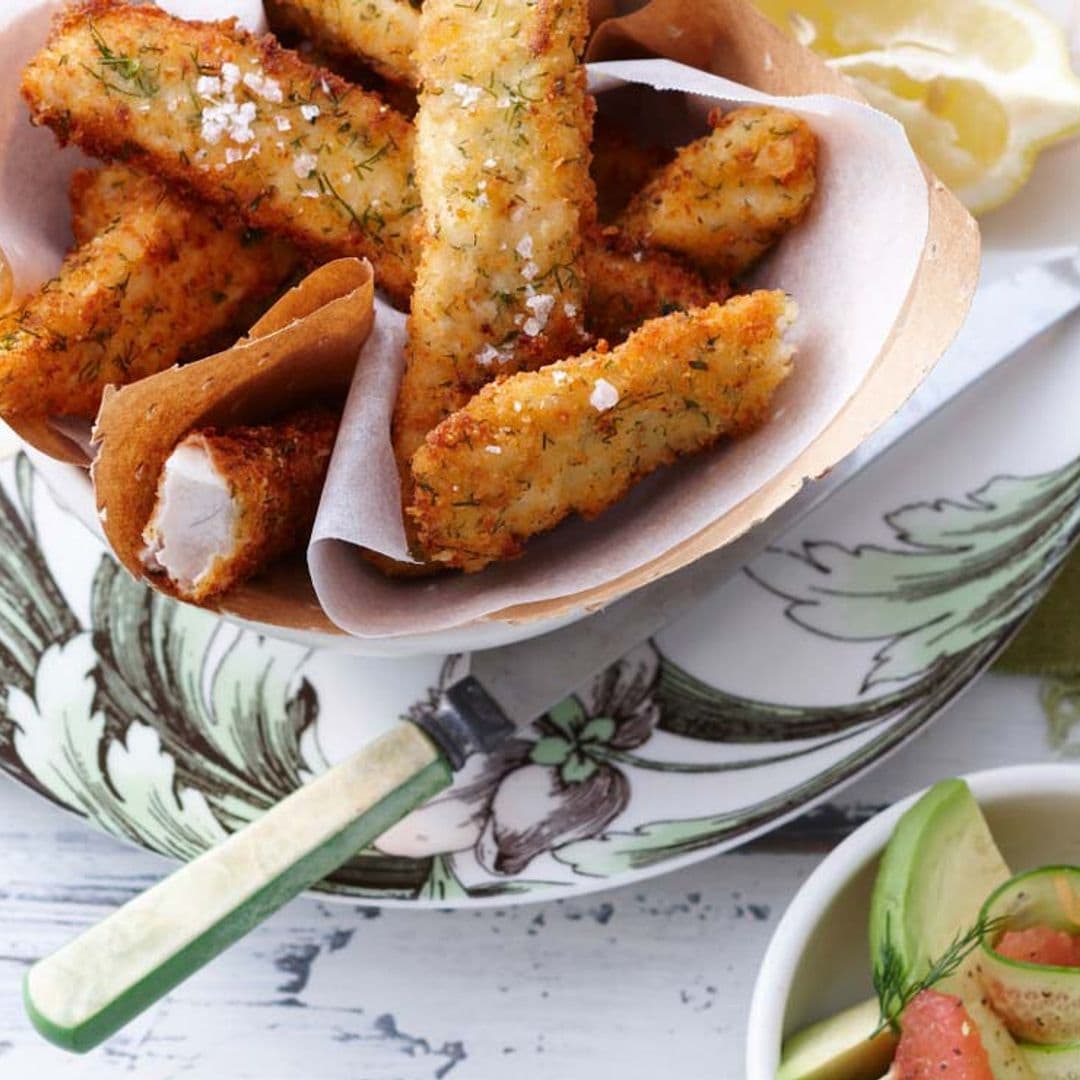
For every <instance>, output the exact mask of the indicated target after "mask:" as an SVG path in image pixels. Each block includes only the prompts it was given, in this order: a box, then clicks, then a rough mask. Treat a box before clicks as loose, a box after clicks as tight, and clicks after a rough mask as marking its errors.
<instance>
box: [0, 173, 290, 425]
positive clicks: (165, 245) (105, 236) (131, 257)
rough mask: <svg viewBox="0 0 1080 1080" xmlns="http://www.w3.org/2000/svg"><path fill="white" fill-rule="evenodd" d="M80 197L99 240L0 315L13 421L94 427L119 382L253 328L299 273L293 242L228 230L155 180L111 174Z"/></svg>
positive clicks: (0, 360) (2, 388)
mask: <svg viewBox="0 0 1080 1080" xmlns="http://www.w3.org/2000/svg"><path fill="white" fill-rule="evenodd" d="M114 181H119V182H120V185H121V186H120V188H119V189H118V190H119V191H120V192H121V195H120V197H121V198H122V201H123V206H122V208H121V207H113V209H119V213H118V214H114V213H113V212H112V210H110V209H108V205H107V204H111V202H112V200H113V199H114V198H117V194H116V191H115V190H111V189H112V185H113V182H114ZM76 187H77V188H78V190H79V191H80V192H81V195H79V196H77V198H79V199H81V200H82V201H83V203H84V209H83V211H82V213H81V214H80V215H78V217H79V221H78V224H77V231H78V233H79V234H81V235H83V236H86V235H89V236H90V239H88V240H87V241H86V242H85V243H84V244H83V245H82V246H81V247H79V248H77V249H76V250H75V251H74V252H72V253H71V254H70V255H68V256H67V257H66V258H65V259H64V262H63V264H62V266H61V268H60V272H59V274H58V275H57V276H56V277H55V278H54V279H53V280H52V281H50V282H48V283H47V284H45V285H44V286H43V287H42V288H41V289H40V290H39V291H38V292H37V293H36V294H34V295H33V296H31V297H30V299H29V300H27V301H26V302H25V304H24V305H23V306H22V307H21V308H20V309H18V310H17V311H15V312H12V313H11V314H9V315H7V316H3V317H0V415H2V416H5V417H11V418H15V417H31V416H35V417H43V416H81V417H86V418H88V419H92V418H93V417H94V416H95V415H96V413H97V409H98V404H99V402H100V401H101V393H102V391H103V390H104V388H105V387H106V386H108V385H109V384H110V383H112V384H123V383H129V382H134V381H135V380H137V379H141V378H143V377H145V376H147V375H152V374H153V373H154V372H156V371H162V370H164V369H165V368H167V367H171V366H172V365H173V364H175V363H177V362H178V361H181V360H188V359H191V358H193V357H195V356H198V355H200V354H201V353H202V352H203V351H205V350H208V349H213V348H215V347H216V346H217V345H218V344H220V335H222V334H224V333H229V332H235V331H237V330H240V329H242V327H240V326H239V325H238V323H239V322H241V321H242V320H244V319H246V318H247V317H248V316H250V314H251V312H252V308H253V306H254V305H255V304H256V302H257V301H259V300H264V299H266V298H267V297H269V296H271V295H272V294H273V293H274V292H275V291H276V290H277V289H278V287H279V286H280V285H281V284H282V283H283V282H284V280H285V279H286V278H287V277H288V275H289V274H290V273H291V272H292V270H293V268H294V267H295V265H296V255H295V253H294V251H293V249H292V248H291V247H290V246H289V245H288V244H286V243H284V242H282V241H279V240H273V239H270V238H267V237H258V236H254V235H251V234H249V233H246V232H245V231H244V230H242V229H240V228H222V227H221V226H219V225H217V224H216V223H215V222H214V221H212V220H211V219H210V218H209V217H207V215H206V214H205V212H204V211H203V210H202V209H201V208H200V207H198V206H194V205H192V204H190V203H188V202H187V201H186V200H183V199H179V198H177V197H175V196H173V195H170V194H168V193H167V192H166V191H165V189H164V188H163V187H162V185H161V184H160V182H158V181H157V180H154V179H152V178H150V177H145V176H136V175H135V174H133V173H131V172H129V171H127V170H120V169H117V170H114V169H108V170H104V171H103V172H100V173H95V174H91V175H89V176H87V177H85V178H81V179H80V180H78V181H77V182H76ZM90 189H94V192H93V194H91V190H90ZM105 216H108V218H109V220H108V221H107V222H106V224H105V225H104V227H103V228H100V229H98V228H95V227H94V226H98V225H100V224H101V221H102V219H103V218H104V217H105Z"/></svg>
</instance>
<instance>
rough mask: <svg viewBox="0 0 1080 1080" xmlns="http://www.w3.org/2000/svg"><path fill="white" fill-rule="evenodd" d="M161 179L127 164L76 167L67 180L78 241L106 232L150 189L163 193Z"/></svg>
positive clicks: (150, 190)
mask: <svg viewBox="0 0 1080 1080" xmlns="http://www.w3.org/2000/svg"><path fill="white" fill-rule="evenodd" d="M162 190H163V188H162V185H161V181H159V180H156V179H155V178H154V177H152V176H150V175H148V174H147V173H141V172H138V171H136V170H135V169H130V168H128V167H127V166H126V165H106V166H104V167H103V168H96V169H76V170H75V171H74V172H73V173H72V174H71V180H70V182H69V184H68V202H69V203H70V204H71V234H72V236H74V237H75V243H76V245H80V244H85V243H88V242H89V241H90V240H93V238H94V237H95V236H97V234H98V233H99V232H103V231H104V230H105V229H107V228H108V227H109V226H110V225H112V224H113V222H115V221H116V220H117V219H118V218H120V217H122V216H123V214H124V211H125V210H126V209H127V208H128V206H129V205H130V204H131V203H132V202H136V203H141V202H143V200H144V198H145V195H146V193H147V192H153V193H154V196H153V197H154V198H157V197H158V196H160V195H161V193H162Z"/></svg>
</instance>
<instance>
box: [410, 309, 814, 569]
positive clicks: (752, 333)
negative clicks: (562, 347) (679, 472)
mask: <svg viewBox="0 0 1080 1080" xmlns="http://www.w3.org/2000/svg"><path fill="white" fill-rule="evenodd" d="M795 315H796V308H795V304H794V302H793V301H792V300H791V299H790V298H789V297H788V296H787V295H786V294H785V293H782V292H778V291H772V292H768V291H759V292H754V293H751V294H749V295H746V296H737V297H734V298H733V299H731V300H729V301H728V302H727V303H726V304H723V305H721V304H712V305H710V306H709V307H706V308H698V309H694V310H692V311H690V312H685V313H677V314H673V315H668V316H666V317H664V318H661V319H654V320H652V321H650V322H648V323H646V324H645V326H643V327H642V328H641V329H640V330H638V331H636V332H635V333H633V334H631V335H630V337H629V338H628V339H627V340H626V342H625V343H624V344H622V345H620V346H618V347H617V348H615V349H612V350H610V351H601V350H594V351H592V352H588V353H585V354H584V355H582V356H579V357H575V358H572V359H569V360H562V361H560V362H558V363H555V364H550V365H549V366H547V367H545V368H541V369H540V370H539V371H535V372H522V373H519V374H517V375H513V376H510V377H509V378H507V379H503V380H502V381H500V382H498V383H493V384H490V385H489V386H487V387H485V388H484V389H483V390H481V391H480V393H479V394H477V395H476V397H474V398H473V399H472V401H470V402H469V404H468V405H466V406H465V408H463V409H461V410H460V411H458V412H456V413H455V414H454V415H453V416H451V417H449V418H448V419H447V420H445V421H444V422H443V423H442V424H440V425H439V426H438V427H437V428H436V429H435V430H434V431H433V432H431V433H430V434H429V435H428V437H427V440H426V442H425V443H424V445H423V446H422V447H421V448H420V449H419V450H417V452H416V453H415V454H414V455H413V459H412V474H413V481H414V494H413V501H412V504H411V506H409V507H408V509H407V513H408V515H409V517H410V518H411V519H412V522H413V525H414V527H415V530H416V535H417V537H418V541H419V544H420V547H421V549H422V551H423V554H424V555H425V556H426V557H427V558H429V559H431V560H433V561H435V562H441V563H444V564H445V565H447V566H454V567H458V568H460V569H463V570H466V571H476V570H481V569H483V568H484V567H485V566H487V565H488V564H490V563H492V562H494V561H495V560H497V559H507V558H512V557H514V556H516V555H519V554H521V551H522V545H523V544H524V542H525V541H526V540H527V539H528V538H529V537H530V536H534V535H536V534H538V533H541V532H544V531H546V530H548V529H550V528H552V527H553V526H555V525H556V524H558V522H560V521H561V520H563V519H564V518H566V517H567V516H569V515H570V514H573V513H577V514H581V515H582V516H584V517H595V516H596V515H597V514H599V513H601V512H602V511H603V510H606V509H607V508H608V507H610V506H611V505H613V504H614V503H615V502H616V501H618V499H620V498H621V497H622V496H623V495H624V494H626V492H627V491H628V490H629V489H630V488H631V487H632V486H633V485H634V484H635V483H636V482H637V481H638V480H640V479H642V478H643V477H644V476H646V475H648V474H649V473H651V472H653V471H654V470H655V469H657V468H659V467H660V466H662V465H666V464H668V463H670V462H672V461H674V460H675V459H676V458H677V457H680V456H683V455H686V454H692V453H698V452H700V451H702V450H705V449H707V448H708V447H710V446H712V445H713V444H715V443H716V442H717V441H718V440H719V439H720V438H722V437H724V436H734V435H739V434H742V433H744V432H747V431H749V430H751V429H752V428H754V427H756V426H757V425H758V424H760V423H761V422H762V421H763V420H765V418H766V417H767V416H768V414H769V410H770V407H771V401H772V397H773V394H774V392H775V391H776V389H777V387H778V386H779V385H780V384H781V383H782V382H783V381H784V379H785V378H787V376H788V374H789V372H790V370H791V357H792V354H793V348H792V346H791V345H790V344H788V343H787V341H786V340H785V333H786V331H787V329H788V328H789V327H790V326H791V324H792V322H793V320H794V318H795Z"/></svg>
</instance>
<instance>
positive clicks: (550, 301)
mask: <svg viewBox="0 0 1080 1080" xmlns="http://www.w3.org/2000/svg"><path fill="white" fill-rule="evenodd" d="M525 306H526V307H527V308H528V309H529V310H530V311H531V312H532V313H533V316H534V319H535V321H536V322H537V323H538V324H539V327H540V330H543V329H544V327H545V326H547V322H548V319H549V318H550V317H551V309H552V308H553V307H554V306H555V297H554V296H552V295H550V294H549V293H539V294H537V295H536V296H530V297H529V298H528V299H527V300H526V301H525ZM530 321H532V320H530ZM540 330H538V331H537V333H539V332H540ZM525 333H526V334H528V333H529V324H528V323H526V324H525ZM530 336H531V337H535V336H536V334H532V335H530Z"/></svg>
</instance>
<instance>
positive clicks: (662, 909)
mask: <svg viewBox="0 0 1080 1080" xmlns="http://www.w3.org/2000/svg"><path fill="white" fill-rule="evenodd" d="M1068 752H1069V747H1068V746H1066V747H1064V748H1061V747H1058V748H1056V749H1055V748H1053V747H1052V746H1051V743H1050V735H1049V732H1048V730H1047V724H1046V720H1045V718H1044V716H1043V714H1042V712H1041V710H1040V708H1039V705H1038V696H1037V684H1036V683H1035V682H1034V681H1033V680H1028V679H1019V678H1003V677H1000V676H995V675H989V676H986V677H984V679H983V680H982V681H980V682H979V683H978V684H977V685H976V686H975V687H974V688H973V689H972V690H971V691H970V692H969V693H968V695H967V696H966V697H965V698H963V699H962V700H961V701H959V702H957V703H956V704H955V705H953V707H952V708H951V709H949V710H948V711H947V712H946V713H945V714H944V715H942V716H941V717H940V719H939V720H938V721H936V723H935V724H934V725H933V726H932V727H931V729H930V730H929V731H927V732H926V733H925V734H923V735H922V736H921V737H920V738H918V739H917V740H916V741H915V742H913V743H911V744H909V745H908V746H907V747H905V748H903V749H902V750H900V751H899V752H898V753H897V754H896V755H895V756H894V757H893V758H892V759H891V760H890V761H888V762H887V763H885V764H884V765H883V766H881V767H880V768H879V769H878V770H877V771H875V772H872V773H871V774H870V775H868V776H866V777H864V778H863V779H862V780H860V781H858V782H857V783H856V784H855V785H854V786H852V787H851V788H849V789H847V790H846V791H845V792H843V793H842V794H841V795H839V796H838V797H837V798H836V799H835V800H834V804H833V806H835V807H837V808H839V811H840V812H839V813H837V812H834V811H833V810H832V809H831V808H826V809H822V810H819V811H817V812H816V813H814V814H812V815H810V817H808V818H804V819H801V822H800V823H799V824H797V825H796V826H790V827H789V828H788V829H787V830H785V832H784V833H783V834H781V835H780V836H778V837H774V838H773V839H772V840H771V841H768V842H766V843H765V844H759V845H757V846H756V847H755V848H754V849H753V850H751V851H748V852H744V853H734V854H730V855H726V856H722V857H720V858H713V859H710V860H709V861H707V862H705V863H701V864H699V865H697V866H695V867H691V868H690V869H687V870H684V871H682V872H679V873H675V874H671V875H669V876H667V877H663V878H659V879H657V880H655V881H650V882H645V883H643V884H635V885H632V886H629V887H627V888H623V889H616V890H612V891H610V892H606V893H600V894H596V895H593V896H586V897H582V898H581V899H579V900H571V901H564V902H553V903H545V904H537V905H533V906H525V907H516V908H507V909H494V910H484V911H464V912H454V913H447V912H429V911H407V910H406V911H402V910H394V911H382V912H380V911H379V910H378V909H376V908H370V907H359V906H355V905H351V904H348V905H341V904H337V903H328V902H326V901H322V900H313V899H300V900H297V901H295V902H294V903H292V904H290V905H289V906H288V907H287V908H285V909H284V910H283V911H281V912H280V913H279V914H278V915H277V916H275V917H274V918H273V919H271V920H270V922H269V923H267V924H266V925H265V926H263V927H262V928H260V929H259V930H257V931H256V932H255V933H254V934H252V936H251V937H250V938H248V939H247V940H246V941H244V942H242V943H240V944H239V945H237V946H236V947H235V948H234V949H232V950H231V951H230V952H228V953H226V954H225V955H224V956H223V957H221V958H220V959H219V960H218V961H217V962H216V963H214V964H213V965H211V967H210V968H209V969H207V970H205V971H203V972H202V973H201V974H200V975H198V976H197V977H196V978H194V979H192V980H191V981H190V982H189V983H187V984H186V985H184V986H182V987H181V988H180V989H179V990H177V991H176V992H175V993H174V994H173V995H172V996H170V997H169V998H167V999H166V1000H165V1001H163V1002H161V1003H160V1004H159V1005H158V1006H157V1007H156V1008H154V1009H153V1010H152V1011H151V1012H150V1013H149V1014H147V1015H146V1016H144V1017H142V1018H141V1019H139V1020H138V1021H136V1022H135V1023H134V1024H132V1025H131V1026H130V1027H129V1028H128V1029H127V1030H126V1031H125V1032H123V1033H122V1034H121V1035H118V1036H117V1037H115V1038H114V1039H112V1040H111V1041H110V1042H109V1043H108V1044H106V1045H105V1046H104V1047H102V1048H100V1049H99V1050H97V1051H95V1052H94V1053H92V1054H90V1055H88V1056H87V1057H85V1058H75V1057H69V1056H67V1055H65V1054H64V1053H62V1052H61V1051H59V1050H55V1049H53V1048H52V1047H50V1046H48V1045H47V1044H46V1043H44V1042H43V1041H42V1040H41V1039H39V1038H38V1036H37V1035H36V1034H35V1033H34V1032H33V1030H32V1029H31V1028H30V1026H29V1024H28V1022H27V1020H26V1019H25V1017H24V1015H23V1011H22V1005H21V1001H20V981H21V979H22V976H23V973H24V972H25V970H26V968H27V966H28V965H29V964H30V963H32V962H33V961H34V960H35V959H37V958H38V957H40V956H41V955H42V954H43V953H46V952H48V951H50V950H52V949H55V948H56V947H57V946H58V945H60V944H61V943H62V942H63V941H64V940H66V939H67V938H68V937H70V936H72V935H73V934H75V933H76V932H77V931H79V930H81V929H82V928H83V927H85V926H87V925H88V924H89V923H91V922H93V921H95V920H97V919H99V918H101V917H102V916H103V915H104V914H105V913H106V912H107V911H109V910H110V909H111V908H112V907H113V906H115V905H116V904H118V903H120V902H122V901H123V900H126V899H127V898H128V897H130V896H131V895H132V894H133V893H134V892H135V891H137V890H140V889H143V888H145V887H146V886H147V885H149V884H150V883H151V882H152V881H154V880H155V879H156V878H157V877H159V876H160V875H161V874H162V873H163V872H164V871H165V870H166V869H167V863H166V862H165V860H163V859H161V858H159V857H157V856H154V855H150V854H147V853H145V852H141V851H138V850H135V849H134V848H131V847H128V846H126V845H125V844H123V843H121V842H119V841H117V840H114V839H112V838H110V837H107V836H104V835H101V834H99V833H97V832H95V831H94V830H92V829H91V828H89V827H88V826H86V825H85V824H83V823H82V822H81V821H80V820H79V819H78V818H76V817H74V816H72V815H71V814H68V813H66V812H64V811H62V810H60V809H58V808H56V807H54V806H52V805H50V804H48V803H46V802H44V801H43V800H42V799H40V798H39V797H37V796H35V795H33V794H32V793H30V792H29V791H27V790H24V789H22V788H19V787H17V786H16V785H15V784H14V783H12V782H10V781H8V780H7V779H6V778H2V779H0V1076H3V1077H4V1078H7V1077H11V1078H17V1080H52V1078H54V1077H58V1078H67V1077H87V1078H90V1080H106V1078H110V1080H111V1078H114V1077H120V1076H131V1075H136V1076H138V1077H140V1078H142V1080H159V1078H171V1077H185V1076H190V1077H198V1078H199V1080H246V1078H248V1077H250V1078H258V1080H293V1078H296V1080H300V1078H309V1077H310V1078H319V1080H421V1078H423V1080H430V1078H441V1077H445V1076H452V1077H453V1080H496V1078H502V1077H506V1076H510V1075H513V1076H514V1078H515V1080H541V1078H543V1080H579V1078H585V1077H593V1076H618V1077H619V1078H620V1080H655V1078H656V1077H657V1076H671V1077H685V1078H686V1080H697V1078H698V1077H711V1078H714V1080H740V1078H741V1076H742V1075H743V1066H742V1061H743V1038H744V1025H745V1021H746V1013H747V1008H748V1004H749V997H750V992H751V988H752V987H753V983H754V977H755V974H756V971H757V967H758V963H759V961H760V958H761V955H762V953H763V950H764V949H765V946H766V944H767V942H768V940H769V936H770V934H771V932H772V930H773V928H774V927H775V925H776V922H777V919H778V918H779V916H780V915H781V914H782V912H783V910H784V908H785V906H786V904H787V903H788V901H789V900H790V898H791V896H792V894H793V893H794V892H795V890H796V889H797V888H798V887H799V885H800V883H801V882H802V881H803V880H804V879H805V878H806V876H807V874H808V873H809V872H810V871H811V870H812V869H813V867H814V866H815V865H816V864H817V862H818V861H819V860H820V858H821V856H822V852H823V851H824V850H825V848H826V847H827V846H829V845H831V844H832V843H835V841H836V839H837V838H838V836H839V835H840V834H841V832H842V831H843V830H844V828H845V827H846V825H847V823H848V822H850V821H852V820H861V819H862V818H863V817H864V816H865V815H866V813H868V812H869V810H870V809H871V808H874V807H877V806H880V805H882V804H884V803H886V802H889V801H892V800H894V799H895V798H898V797H899V796H901V795H903V794H906V793H908V792H909V791H911V790H914V789H915V788H917V787H920V786H922V785H924V784H926V783H929V782H931V781H933V780H935V779H939V778H941V777H943V776H947V775H952V774H954V773H956V772H962V771H965V770H972V769H975V768H984V767H990V766H994V765H1002V764H1009V763H1014V762H1016V761H1018V760H1024V761H1034V760H1049V759H1051V758H1053V757H1057V756H1061V754H1063V753H1068Z"/></svg>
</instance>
